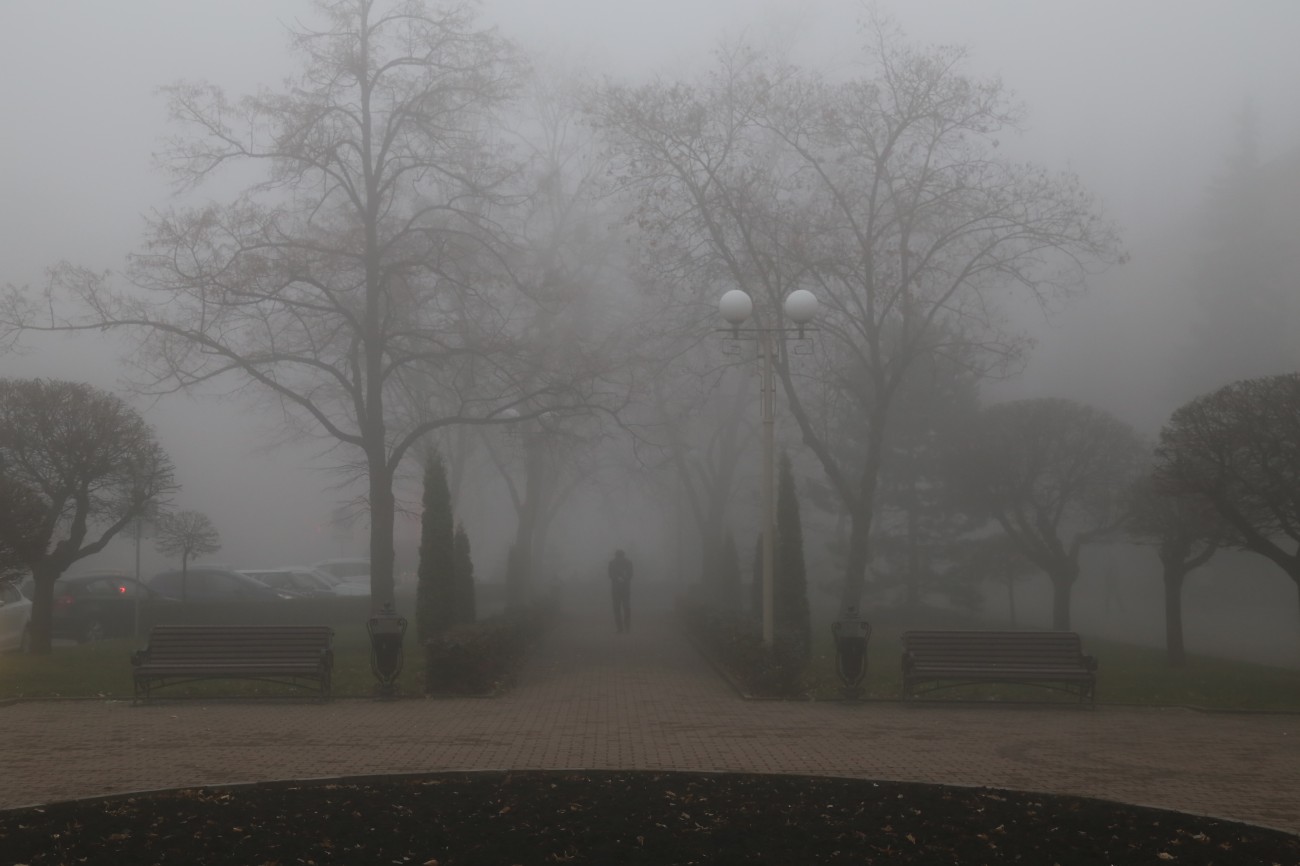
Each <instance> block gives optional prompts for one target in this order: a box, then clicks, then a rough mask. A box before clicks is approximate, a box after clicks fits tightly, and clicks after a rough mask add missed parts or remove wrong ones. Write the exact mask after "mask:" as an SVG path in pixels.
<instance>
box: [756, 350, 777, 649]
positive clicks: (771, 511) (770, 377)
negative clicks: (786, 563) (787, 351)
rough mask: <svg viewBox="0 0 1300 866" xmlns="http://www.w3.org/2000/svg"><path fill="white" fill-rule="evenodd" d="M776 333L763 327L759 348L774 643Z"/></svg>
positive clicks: (767, 581)
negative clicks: (773, 344)
mask: <svg viewBox="0 0 1300 866" xmlns="http://www.w3.org/2000/svg"><path fill="white" fill-rule="evenodd" d="M773 338H774V335H773V334H772V333H771V332H770V331H766V330H764V331H761V332H760V333H759V337H758V345H759V351H760V352H762V355H763V375H762V378H761V379H760V383H761V384H760V387H761V389H762V398H761V399H760V401H759V402H760V404H761V406H762V415H763V643H764V644H766V645H767V646H769V647H770V646H771V645H772V639H773V637H774V635H775V633H776V610H775V607H776V477H775V473H774V472H773V470H772V464H773V462H774V459H775V454H774V452H775V451H776V436H775V434H776V431H775V428H776V405H775V404H776V374H775V371H774V369H773V363H774V359H773V358H772V349H773V346H772V343H773V342H774V339H773Z"/></svg>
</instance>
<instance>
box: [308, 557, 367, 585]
mask: <svg viewBox="0 0 1300 866" xmlns="http://www.w3.org/2000/svg"><path fill="white" fill-rule="evenodd" d="M312 567H313V568H318V569H320V570H321V571H323V572H325V573H327V574H332V575H333V576H334V577H337V578H339V579H341V580H343V581H345V582H347V583H355V584H364V585H365V586H366V587H367V588H369V586H370V560H368V559H327V560H325V561H324V562H318V563H316V564H315V565H314V566H312Z"/></svg>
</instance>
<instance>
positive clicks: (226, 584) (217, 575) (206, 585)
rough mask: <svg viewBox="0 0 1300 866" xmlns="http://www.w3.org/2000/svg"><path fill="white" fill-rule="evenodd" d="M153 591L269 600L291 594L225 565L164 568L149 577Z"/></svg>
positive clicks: (202, 598)
mask: <svg viewBox="0 0 1300 866" xmlns="http://www.w3.org/2000/svg"><path fill="white" fill-rule="evenodd" d="M149 588H150V589H152V590H154V591H155V592H159V593H162V594H163V595H167V596H170V597H172V598H178V599H181V600H182V601H250V602H253V601H272V600H281V599H289V598H293V596H292V595H290V594H289V593H287V592H283V591H282V590H277V589H272V588H271V587H269V586H267V585H266V584H265V583H262V581H260V580H258V579H257V578H255V577H249V576H248V575H246V574H241V573H240V572H238V571H235V570H233V569H227V568H213V567H211V566H198V567H195V568H191V569H189V570H188V572H185V573H182V572H181V570H180V569H175V570H174V571H164V572H161V573H159V574H155V575H154V576H153V577H151V578H150V579H149Z"/></svg>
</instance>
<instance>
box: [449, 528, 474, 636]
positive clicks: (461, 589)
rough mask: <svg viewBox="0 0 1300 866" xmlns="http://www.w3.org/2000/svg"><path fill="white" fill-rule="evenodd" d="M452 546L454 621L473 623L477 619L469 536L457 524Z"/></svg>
mask: <svg viewBox="0 0 1300 866" xmlns="http://www.w3.org/2000/svg"><path fill="white" fill-rule="evenodd" d="M453 545H454V547H455V568H454V571H455V575H456V603H455V620H456V622H458V623H462V622H475V621H476V620H477V619H478V611H477V609H476V607H475V603H474V562H473V560H472V559H471V558H470V549H469V535H467V534H466V533H465V527H464V526H462V525H461V524H460V523H459V522H457V524H456V537H455V540H454V542H453Z"/></svg>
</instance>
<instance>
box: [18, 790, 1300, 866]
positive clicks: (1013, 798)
mask: <svg viewBox="0 0 1300 866" xmlns="http://www.w3.org/2000/svg"><path fill="white" fill-rule="evenodd" d="M0 861H3V863H5V864H11V863H20V864H33V866H34V864H45V863H67V864H79V863H87V864H99V863H114V864H119V863H120V864H150V863H177V864H187V866H188V864H203V863H241V864H245V863H246V864H307V866H312V864H334V863H339V864H362V863H379V864H390V863H396V864H402V863H412V864H424V866H431V864H438V866H461V864H493V866H498V864H504V866H509V864H534V863H537V864H544V863H575V864H576V863H590V864H612V866H621V864H639V863H647V864H686V863H727V864H733V863H772V864H778V863H779V864H805V863H808V864H811V863H856V864H870V863H879V864H908V863H917V864H962V866H974V864H981V863H1024V864H1034V866H1037V864H1046V866H1051V864H1060V866H1068V864H1089V866H1092V864H1127V863H1152V864H1154V863H1164V862H1169V863H1172V864H1187V863H1203V864H1204V863H1216V864H1246V863H1249V864H1270V863H1279V864H1288V866H1291V864H1300V837H1297V836H1291V835H1288V834H1286V833H1280V832H1277V831H1272V830H1263V829H1259V828H1256V827H1251V826H1248V825H1244V824H1235V823H1232V822H1228V821H1215V820H1211V819H1207V818H1197V817H1193V816H1189V815H1183V814H1179V813H1175V812H1162V811H1158V810H1153V809H1141V808H1135V807H1130V806H1122V805H1117V804H1115V803H1107V802H1102V801H1097V800H1086V799H1080V798H1077V797H1055V796H1043V795H1040V794H1023V793H1013V792H1007V791H994V790H989V789H973V788H972V789H966V788H947V787H941V786H932V785H915V784H898V783H893V782H864V781H855V780H847V779H825V778H807V777H793V776H757V775H740V774H737V775H727V774H689V773H656V772H633V773H628V772H608V773H605V772H585V773H574V772H553V773H543V772H518V773H471V774H466V773H457V774H443V775H437V776H411V777H400V778H387V779H382V780H352V781H348V782H337V783H289V782H286V783H275V784H268V785H256V786H245V787H238V788H231V789H216V788H204V789H194V790H184V791H176V792H171V793H166V794H156V795H142V796H135V797H115V798H110V799H102V800H92V801H84V802H79V803H78V802H73V803H59V804H54V805H50V806H45V807H41V808H32V809H22V810H15V811H9V812H0Z"/></svg>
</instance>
